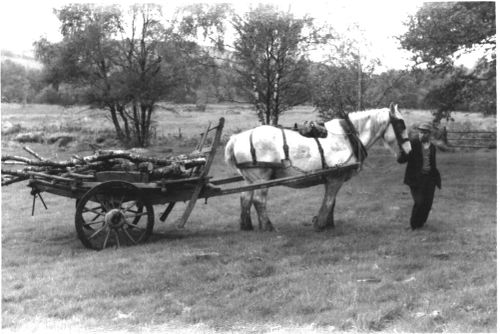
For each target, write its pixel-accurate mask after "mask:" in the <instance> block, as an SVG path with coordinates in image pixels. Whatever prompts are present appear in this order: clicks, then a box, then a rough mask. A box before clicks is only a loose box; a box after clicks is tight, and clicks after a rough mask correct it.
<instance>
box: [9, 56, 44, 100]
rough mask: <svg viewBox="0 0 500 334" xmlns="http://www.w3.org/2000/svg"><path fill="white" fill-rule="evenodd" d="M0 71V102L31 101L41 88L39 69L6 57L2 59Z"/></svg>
mask: <svg viewBox="0 0 500 334" xmlns="http://www.w3.org/2000/svg"><path fill="white" fill-rule="evenodd" d="M1 71H2V73H1V88H2V102H22V103H29V102H33V101H34V100H35V96H36V94H37V93H38V92H39V91H40V90H41V89H42V86H43V85H42V84H41V81H42V80H41V71H40V70H37V69H29V68H25V67H24V66H23V65H20V64H17V63H15V62H13V61H12V60H9V59H6V60H5V61H2V66H1Z"/></svg>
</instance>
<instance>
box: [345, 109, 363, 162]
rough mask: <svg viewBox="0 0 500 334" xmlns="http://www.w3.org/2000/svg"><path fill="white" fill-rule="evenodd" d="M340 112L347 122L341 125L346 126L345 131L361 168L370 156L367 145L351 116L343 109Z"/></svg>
mask: <svg viewBox="0 0 500 334" xmlns="http://www.w3.org/2000/svg"><path fill="white" fill-rule="evenodd" d="M340 113H341V115H342V118H343V119H344V121H345V123H342V122H340V125H341V126H342V127H343V128H344V131H345V132H346V134H347V139H348V140H349V143H350V144H351V148H352V152H353V154H354V156H355V157H356V159H357V160H358V161H359V162H360V163H361V164H360V168H361V165H362V164H363V161H364V160H365V159H366V157H368V151H367V150H366V147H365V145H363V143H362V142H361V139H359V136H358V133H357V131H356V129H355V128H354V124H352V122H351V119H350V118H349V116H348V115H347V114H346V113H345V112H344V111H343V110H342V111H340Z"/></svg>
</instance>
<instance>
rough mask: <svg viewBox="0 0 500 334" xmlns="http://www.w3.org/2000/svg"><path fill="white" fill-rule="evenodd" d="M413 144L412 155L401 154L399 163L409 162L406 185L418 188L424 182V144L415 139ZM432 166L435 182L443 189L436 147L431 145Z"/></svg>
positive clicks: (412, 141) (431, 172)
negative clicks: (437, 163) (437, 164)
mask: <svg viewBox="0 0 500 334" xmlns="http://www.w3.org/2000/svg"><path fill="white" fill-rule="evenodd" d="M410 142H411V152H410V154H405V153H404V152H401V153H400V155H399V157H398V162H399V163H405V162H408V165H407V166H406V172H405V178H404V183H405V184H406V185H408V186H410V187H414V186H418V185H419V184H420V183H421V180H422V173H421V171H422V165H423V164H424V160H423V156H422V143H421V142H420V140H418V139H413V140H411V141H410ZM429 149H430V165H431V171H430V175H431V176H432V178H433V180H434V184H435V185H436V186H437V187H438V188H439V189H441V174H440V173H439V170H438V169H437V168H436V146H434V145H433V144H431V146H430V148H429Z"/></svg>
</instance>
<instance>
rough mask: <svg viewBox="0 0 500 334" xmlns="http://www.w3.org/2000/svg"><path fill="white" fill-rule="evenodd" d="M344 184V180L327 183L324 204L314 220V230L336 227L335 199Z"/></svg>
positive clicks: (328, 180)
mask: <svg viewBox="0 0 500 334" xmlns="http://www.w3.org/2000/svg"><path fill="white" fill-rule="evenodd" d="M343 183H344V179H343V178H328V179H327V181H326V183H325V196H324V197H323V203H322V204H321V208H320V209H319V213H318V215H317V216H316V217H315V219H314V228H315V229H316V230H317V231H321V230H324V229H325V228H332V227H334V226H335V224H334V214H333V211H334V209H335V198H336V197H337V193H338V191H339V189H340V187H341V186H342V184H343Z"/></svg>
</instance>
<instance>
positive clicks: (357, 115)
mask: <svg viewBox="0 0 500 334" xmlns="http://www.w3.org/2000/svg"><path fill="white" fill-rule="evenodd" d="M381 111H388V108H380V109H367V110H360V111H352V112H350V113H349V117H350V118H351V119H352V120H353V121H354V120H358V119H360V118H363V117H367V116H371V115H375V114H376V115H378V114H380V112H381Z"/></svg>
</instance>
